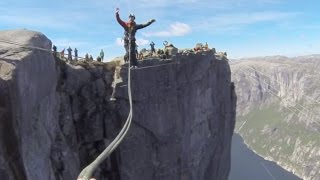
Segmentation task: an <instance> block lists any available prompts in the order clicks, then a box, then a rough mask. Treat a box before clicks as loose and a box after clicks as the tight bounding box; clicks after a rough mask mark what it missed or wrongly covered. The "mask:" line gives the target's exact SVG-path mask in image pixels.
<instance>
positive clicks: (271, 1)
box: [0, 0, 320, 61]
mask: <svg viewBox="0 0 320 180" xmlns="http://www.w3.org/2000/svg"><path fill="white" fill-rule="evenodd" d="M319 7H320V2H319V1H316V0H308V1H302V0H202V1H200V0H134V1H133V0H118V1H114V0H69V1H64V0H55V1H43V0H1V1H0V11H1V14H0V30H10V29H22V28H25V29H28V30H34V31H39V32H41V33H43V34H45V35H46V36H47V37H48V38H49V39H50V40H51V41H52V43H53V44H55V45H56V46H57V47H58V50H62V49H63V48H66V49H67V48H68V47H69V46H70V47H71V48H72V49H74V48H77V49H78V50H79V56H82V57H83V56H84V54H85V53H89V54H91V55H92V56H93V57H97V56H98V55H99V52H100V50H101V49H103V50H104V52H105V61H108V60H111V59H113V58H115V57H118V56H122V55H123V54H124V52H125V51H124V48H123V45H122V44H123V42H122V40H121V39H122V37H123V28H122V27H121V26H120V25H119V24H118V23H117V21H116V19H115V10H116V8H119V9H120V17H121V18H122V20H124V21H127V20H128V15H129V14H130V13H133V14H135V16H136V22H137V24H143V23H146V22H148V21H150V20H151V19H155V20H156V22H155V23H153V24H151V25H150V26H148V27H146V28H144V29H141V30H139V31H138V32H137V34H136V39H137V43H138V46H139V49H141V48H147V49H150V45H149V44H150V42H151V41H153V42H154V43H155V44H156V46H155V47H156V48H163V42H164V41H168V42H169V43H172V44H173V45H175V46H176V47H177V48H181V49H183V48H193V47H194V46H195V44H196V43H206V42H207V43H208V45H209V47H210V48H216V50H217V51H218V52H220V51H221V52H227V54H228V57H229V58H243V57H255V56H271V55H285V56H290V57H291V56H299V55H308V54H319V53H320V13H319Z"/></svg>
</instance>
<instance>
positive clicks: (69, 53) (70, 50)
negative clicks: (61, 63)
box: [67, 47, 72, 61]
mask: <svg viewBox="0 0 320 180" xmlns="http://www.w3.org/2000/svg"><path fill="white" fill-rule="evenodd" d="M67 51H68V60H70V61H71V60H72V55H71V52H72V49H71V48H70V47H69V48H68V49H67Z"/></svg>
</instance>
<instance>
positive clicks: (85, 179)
mask: <svg viewBox="0 0 320 180" xmlns="http://www.w3.org/2000/svg"><path fill="white" fill-rule="evenodd" d="M130 51H131V43H130V46H129V67H130V61H131V58H132V57H131V53H130ZM130 79H131V69H130V68H129V69H128V96H129V104H130V111H129V115H128V118H127V120H126V123H125V124H124V126H123V128H122V129H121V131H120V133H119V134H118V135H117V137H116V138H115V139H114V140H113V141H112V142H111V143H110V144H109V146H108V147H107V148H106V149H105V150H104V151H103V152H102V153H101V154H100V155H99V156H98V157H97V158H96V159H95V160H94V161H93V162H92V163H91V164H89V165H88V166H87V167H85V168H84V169H83V170H82V171H81V172H80V175H79V176H78V179H81V180H89V179H90V177H91V176H92V174H93V172H94V170H95V169H96V168H97V167H98V166H99V165H100V164H101V163H102V162H103V161H104V160H105V159H106V158H107V157H108V156H109V155H110V154H111V153H112V152H113V151H114V150H115V149H116V148H117V147H118V145H119V144H120V143H121V141H122V140H123V138H124V137H125V136H126V134H127V132H128V130H129V128H130V125H131V121H132V96H131V80H130Z"/></svg>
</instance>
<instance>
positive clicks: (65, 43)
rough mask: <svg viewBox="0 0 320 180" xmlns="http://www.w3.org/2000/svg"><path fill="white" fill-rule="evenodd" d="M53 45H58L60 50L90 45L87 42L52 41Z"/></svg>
mask: <svg viewBox="0 0 320 180" xmlns="http://www.w3.org/2000/svg"><path fill="white" fill-rule="evenodd" d="M52 44H54V45H56V46H57V47H58V48H66V47H69V46H70V47H76V48H78V47H81V46H86V45H89V43H87V42H83V41H76V40H71V39H52Z"/></svg>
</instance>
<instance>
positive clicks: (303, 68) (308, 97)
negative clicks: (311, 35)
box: [231, 55, 320, 180]
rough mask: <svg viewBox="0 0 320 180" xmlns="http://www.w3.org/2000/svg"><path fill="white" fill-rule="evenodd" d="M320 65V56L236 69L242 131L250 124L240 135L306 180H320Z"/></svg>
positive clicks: (246, 63)
mask: <svg viewBox="0 0 320 180" xmlns="http://www.w3.org/2000/svg"><path fill="white" fill-rule="evenodd" d="M319 62H320V56H319V55H310V56H300V57H294V58H287V57H284V56H271V57H262V58H251V59H243V60H242V61H239V62H238V63H234V62H233V63H234V64H233V65H232V66H231V68H232V77H233V81H234V82H235V85H236V87H237V88H236V92H237V95H238V97H239V98H238V104H237V112H238V114H237V128H236V129H237V130H238V129H239V128H240V127H241V125H242V124H243V123H244V122H246V123H245V124H244V126H242V129H241V131H238V132H239V133H240V134H241V136H243V138H244V140H245V142H246V143H247V144H248V145H249V147H250V148H252V149H253V150H254V151H255V152H257V153H258V154H260V155H261V156H263V157H264V158H266V159H269V160H272V161H276V162H277V163H278V164H280V165H281V166H282V167H284V168H285V169H287V170H289V171H292V172H294V173H295V174H296V175H298V176H299V177H301V178H303V179H306V180H318V179H320V173H319V172H320V171H319V169H320V164H319V162H320V139H319V137H320V113H319V112H320V109H319V108H320V91H319V83H320V78H319V71H320V69H319ZM245 72H246V73H245ZM249 76H251V77H252V78H250V77H249ZM246 120H247V121H246Z"/></svg>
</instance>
